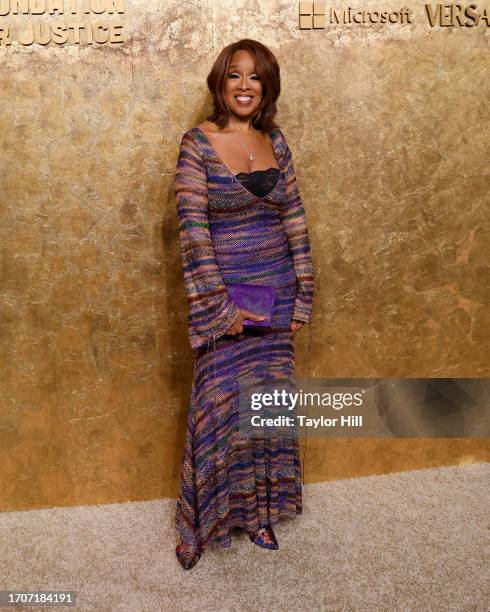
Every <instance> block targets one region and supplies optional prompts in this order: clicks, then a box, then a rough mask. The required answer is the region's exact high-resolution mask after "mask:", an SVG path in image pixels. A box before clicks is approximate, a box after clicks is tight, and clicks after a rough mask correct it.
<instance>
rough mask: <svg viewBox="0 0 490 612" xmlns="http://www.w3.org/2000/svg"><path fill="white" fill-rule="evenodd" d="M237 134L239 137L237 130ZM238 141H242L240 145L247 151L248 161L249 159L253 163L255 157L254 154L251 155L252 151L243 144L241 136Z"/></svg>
mask: <svg viewBox="0 0 490 612" xmlns="http://www.w3.org/2000/svg"><path fill="white" fill-rule="evenodd" d="M236 134H237V136H238V129H237V132H236ZM238 139H239V140H240V143H241V145H242V147H243V148H244V149H245V151H246V152H247V153H248V159H249V160H250V161H253V160H254V156H253V155H252V153H250V151H249V150H248V149H247V147H246V146H245V145H244V144H243V140H242V139H241V138H240V136H238Z"/></svg>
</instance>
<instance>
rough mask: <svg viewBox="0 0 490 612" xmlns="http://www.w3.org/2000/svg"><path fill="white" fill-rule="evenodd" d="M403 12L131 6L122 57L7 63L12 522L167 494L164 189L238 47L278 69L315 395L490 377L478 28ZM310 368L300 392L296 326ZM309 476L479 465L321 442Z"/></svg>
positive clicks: (168, 302)
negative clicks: (303, 230) (333, 20)
mask: <svg viewBox="0 0 490 612" xmlns="http://www.w3.org/2000/svg"><path fill="white" fill-rule="evenodd" d="M330 6H331V5H330ZM334 6H336V7H344V8H347V6H353V7H356V6H357V7H362V8H363V9H366V8H379V9H387V10H391V9H393V10H395V9H396V10H398V9H399V8H400V7H399V6H398V3H396V2H394V1H391V0H383V2H379V3H373V2H362V3H361V2H354V3H349V5H348V4H347V3H346V4H345V5H343V4H341V3H335V4H334ZM405 6H407V7H412V9H413V11H414V20H415V21H414V23H412V24H405V25H401V24H394V25H381V24H378V25H369V24H365V25H362V24H361V25H354V24H344V25H337V26H327V27H325V28H323V29H314V30H300V29H299V26H298V3H297V2H289V1H288V2H286V1H274V0H270V1H263V2H256V1H252V0H232V1H230V0H226V1H224V0H222V1H217V0H204V1H203V0H193V1H187V2H177V1H175V0H172V1H171V0H165V1H158V2H156V1H151V0H144V1H143V0H141V1H136V0H135V1H133V2H131V3H128V2H126V4H125V9H124V13H123V14H119V15H113V16H110V15H109V16H106V18H107V21H110V20H111V19H113V20H117V21H118V22H119V23H122V24H123V28H124V41H123V42H119V43H117V42H113V43H109V44H90V43H88V42H86V41H85V42H84V41H82V42H81V43H79V44H78V43H75V42H68V43H66V44H64V45H61V46H59V45H54V44H52V43H51V44H46V45H40V44H33V45H22V44H18V43H15V42H14V43H12V44H10V45H5V44H4V45H0V92H1V96H2V104H1V107H0V173H1V174H0V178H1V185H0V188H1V198H0V207H1V209H0V210H1V212H0V214H1V222H0V236H1V259H0V262H1V267H0V284H1V293H0V295H1V300H0V338H1V345H0V347H1V348H0V351H1V353H0V359H1V370H0V371H1V374H0V400H1V411H0V445H1V461H0V477H1V482H2V488H1V504H0V509H1V510H12V509H22V508H36V507H45V506H53V505H71V504H82V503H101V502H113V501H124V500H135V499H150V498H157V497H164V496H173V495H175V494H176V492H177V478H178V472H179V468H180V461H181V456H182V449H183V436H184V431H185V419H186V411H187V403H188V397H189V393H190V385H191V375H192V352H191V350H190V347H189V344H188V339H187V329H186V314H187V310H186V300H185V294H184V288H183V282H182V272H181V268H180V253H179V247H178V233H177V219H176V214H175V201H174V196H173V173H174V168H175V163H176V158H177V152H178V145H179V142H180V137H181V135H182V133H183V132H184V131H185V130H187V129H188V128H189V127H192V126H194V125H196V124H197V123H199V122H201V121H203V120H204V118H205V115H206V114H207V112H208V111H209V109H210V99H209V96H208V95H207V90H206V84H205V77H206V75H207V73H208V70H209V69H210V67H211V65H212V62H213V60H214V58H215V57H216V55H217V53H218V52H219V50H220V49H221V48H222V47H223V46H224V45H226V44H228V43H230V42H232V41H234V40H238V39H239V38H243V37H250V38H255V39H257V40H260V41H261V42H263V43H265V44H267V45H268V46H269V47H270V48H271V49H272V50H273V51H274V53H275V54H276V55H277V57H278V59H279V62H280V64H281V73H282V94H281V97H280V100H279V115H278V122H279V123H280V125H281V127H282V129H283V131H284V132H285V134H286V136H287V138H288V141H289V143H290V146H291V149H292V151H293V155H294V158H295V163H296V169H297V176H298V181H299V185H300V189H301V194H302V197H303V201H304V204H305V208H306V210H307V215H308V220H309V227H310V236H311V241H312V249H313V257H314V264H315V270H316V301H315V310H314V320H313V324H312V332H313V333H312V336H313V338H312V340H313V341H312V352H311V375H312V376H317V377H349V376H352V377H399V378H406V377H417V376H423V377H488V376H489V375H490V363H489V351H488V348H489V340H490V332H489V330H490V310H489V297H490V291H489V286H490V285H489V282H488V280H489V275H488V271H489V269H488V265H489V259H490V257H489V256H490V250H489V245H490V240H489V230H488V212H489V209H488V204H489V197H488V165H486V164H488V156H487V153H488V148H487V147H488V95H489V80H488V46H489V35H488V28H487V27H486V26H485V24H483V23H482V24H480V25H479V26H478V27H431V26H430V25H429V24H428V22H427V17H426V16H425V15H424V13H423V9H422V5H420V4H419V3H416V2H408V3H406V4H405ZM479 7H480V9H483V7H488V2H487V3H479ZM103 17H104V16H103V15H102V16H101V17H100V18H101V19H102V18H103ZM415 18H416V19H415ZM29 20H37V21H39V20H41V17H34V16H32V17H27V16H22V15H18V16H10V17H8V16H2V17H0V26H2V24H6V23H10V24H11V25H12V27H13V26H15V25H17V24H21V23H22V22H25V23H27V22H28V21H29ZM57 20H59V17H58V16H55V15H52V16H47V15H46V16H45V17H44V21H46V22H48V21H53V22H54V21H57ZM296 348H297V373H298V375H299V376H304V375H305V373H306V363H307V360H306V349H307V333H306V329H304V330H302V331H301V332H300V333H299V334H298V336H297V339H296ZM307 457H308V459H307V463H306V479H307V481H308V482H312V481H318V480H326V479H329V478H341V477H345V476H356V475H359V474H367V473H380V472H383V471H392V470H401V469H412V468H418V467H427V466H432V465H442V464H450V463H458V462H468V461H476V460H482V459H486V460H488V459H489V454H488V444H487V441H486V440H485V439H459V440H457V439H448V440H444V439H410V440H407V439H405V440H402V439H382V440H381V439H378V440H376V439H364V440H363V439H357V440H356V439H353V440H352V439H351V440H331V439H328V440H322V439H319V438H316V439H310V440H309V441H308V451H307Z"/></svg>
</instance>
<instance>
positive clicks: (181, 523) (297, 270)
mask: <svg viewBox="0 0 490 612" xmlns="http://www.w3.org/2000/svg"><path fill="white" fill-rule="evenodd" d="M270 139H271V143H272V146H273V150H274V154H275V156H276V160H277V165H278V167H279V174H278V179H277V182H276V184H275V186H274V187H272V189H271V190H270V191H269V192H268V193H267V194H266V195H265V196H264V197H258V196H256V195H254V194H253V193H252V192H251V191H249V190H248V189H247V188H246V187H245V185H244V184H243V183H242V182H241V181H240V180H239V179H238V178H237V176H235V175H234V174H233V173H232V172H231V170H229V169H228V167H227V166H226V165H225V164H224V163H223V161H222V160H221V158H220V156H219V155H218V153H217V152H216V150H215V149H214V147H213V146H212V144H211V143H210V141H209V140H208V138H207V137H206V135H205V134H204V132H203V131H202V130H201V129H200V128H199V127H194V128H191V129H189V130H188V131H187V132H185V133H184V135H183V137H182V140H181V144H180V151H179V157H178V161H177V168H176V174H175V194H176V198H177V213H178V218H179V231H180V249H181V254H182V266H183V273H184V283H185V288H186V293H187V300H188V305H189V317H188V327H189V336H190V343H191V346H192V348H193V349H194V354H195V359H194V375H193V386H192V393H191V400H190V406H189V413H188V419H187V431H186V438H185V448H184V456H183V461H182V464H181V472H180V485H179V496H178V500H177V509H176V517H175V525H176V528H177V531H178V538H179V542H178V545H177V548H176V553H177V557H178V558H179V560H180V561H181V562H182V561H185V560H190V559H191V558H192V557H193V556H194V555H195V553H196V552H202V551H203V550H204V548H205V547H206V546H207V545H208V544H210V543H212V542H213V543H216V544H218V545H219V546H222V547H228V546H230V545H231V535H230V530H231V528H232V527H240V528H242V529H244V530H245V531H247V532H249V533H254V532H255V531H256V530H257V529H258V528H259V527H261V526H264V525H267V524H271V525H275V524H276V523H278V522H279V521H280V520H282V519H290V518H294V517H295V516H296V515H297V514H300V513H301V512H302V489H301V469H300V457H299V443H298V440H297V439H296V438H289V439H285V438H266V439H259V438H248V439H246V438H245V439H244V438H242V437H240V436H238V435H237V422H238V414H237V412H238V391H239V382H240V381H241V380H243V377H248V379H250V377H251V376H252V377H255V379H256V380H263V379H268V380H270V379H271V378H273V379H279V380H281V379H285V380H287V381H294V378H295V368H294V344H293V338H292V333H291V331H290V325H291V320H292V319H297V320H299V321H304V322H309V321H310V317H311V308H312V299H313V267H312V260H311V254H310V245H309V239H308V231H307V226H306V216H305V211H304V208H303V205H302V201H301V197H300V194H299V189H298V185H297V181H296V175H295V170H294V166H293V160H292V155H291V151H290V149H289V147H288V144H287V141H286V139H285V137H284V135H283V133H282V131H281V130H280V129H279V128H276V129H274V130H273V131H272V133H271V134H270ZM224 283H227V284H228V283H252V284H259V285H273V286H274V291H275V304H274V311H273V317H272V326H271V328H270V329H268V330H267V331H265V332H264V331H263V332H262V333H260V334H257V333H253V332H251V331H250V330H249V329H248V330H247V329H244V332H243V333H241V334H237V335H235V336H231V335H228V334H226V331H227V330H228V329H229V327H230V326H231V325H232V323H233V321H234V320H235V318H236V316H237V314H238V307H237V306H236V304H234V303H233V302H232V301H231V299H230V297H229V295H228V292H227V290H226V287H225V284H224Z"/></svg>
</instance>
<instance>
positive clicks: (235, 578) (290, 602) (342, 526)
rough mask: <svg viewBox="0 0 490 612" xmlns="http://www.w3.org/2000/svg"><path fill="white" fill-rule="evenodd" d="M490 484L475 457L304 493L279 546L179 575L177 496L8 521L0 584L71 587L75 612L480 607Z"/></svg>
mask: <svg viewBox="0 0 490 612" xmlns="http://www.w3.org/2000/svg"><path fill="white" fill-rule="evenodd" d="M489 476H490V464H488V463H480V464H474V465H467V466H461V467H460V466H454V467H444V468H438V469H427V470H417V471H412V472H402V473H397V474H390V475H384V476H370V477H364V478H357V479H349V480H342V481H335V482H329V483H322V484H313V485H306V486H305V487H304V509H303V515H301V516H299V517H298V518H297V519H295V520H292V521H288V522H283V523H281V524H280V525H279V526H277V528H276V529H275V531H276V535H277V539H278V541H279V546H280V549H279V550H278V551H269V550H264V549H261V548H259V547H257V546H255V545H253V544H252V543H251V542H250V541H249V539H248V537H247V536H246V534H244V533H240V534H239V535H237V536H236V537H235V538H234V540H233V545H232V547H231V548H229V549H227V550H217V549H215V548H208V550H206V551H205V552H204V554H203V556H202V558H201V560H200V561H199V562H198V564H197V565H196V566H195V567H194V568H193V569H192V570H190V571H187V572H186V571H184V570H183V569H182V568H181V567H180V565H178V563H177V560H176V558H175V553H174V547H175V532H174V528H173V516H174V509H175V500H167V499H166V500H157V501H151V502H140V503H126V504H112V505H104V506H83V507H74V508H53V509H49V510H36V511H26V512H11V513H3V514H0V553H1V561H0V562H1V578H0V589H15V588H17V589H39V590H41V589H42V590H46V589H73V590H76V591H77V592H78V600H77V606H76V608H71V609H78V610H83V611H86V610H104V611H108V610H128V611H131V612H139V611H146V610H148V611H151V612H155V611H158V610H205V611H207V610H230V611H231V610H233V611H237V610H239V611H241V610H244V611H245V610H247V611H251V610H284V609H286V610H288V609H291V608H295V609H298V610H299V609H302V608H304V607H306V608H309V609H310V610H332V611H336V612H337V611H344V610H352V611H356V612H357V611H362V612H365V611H370V610H372V611H376V612H379V611H384V610H386V611H389V612H393V611H398V610H399V611H421V612H422V611H423V612H427V611H431V612H435V611H439V610H440V611H441V612H442V611H444V612H449V611H458V612H460V611H480V610H481V611H482V612H483V611H485V612H486V611H488V610H489V609H490V599H489V595H488V590H487V583H488V578H489V573H488V543H489V538H488V535H489V512H488V510H489V504H488V502H489V490H490V487H489V484H490V478H489ZM25 609H29V610H33V609H40V608H38V607H37V608H32V607H29V608H25ZM43 609H44V610H46V609H56V608H54V607H50V608H43ZM58 609H66V610H69V609H70V608H58Z"/></svg>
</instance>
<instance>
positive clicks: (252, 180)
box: [235, 168, 279, 198]
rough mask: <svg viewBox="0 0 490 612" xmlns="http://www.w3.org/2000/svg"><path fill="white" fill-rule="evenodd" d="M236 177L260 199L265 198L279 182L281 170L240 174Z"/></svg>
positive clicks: (270, 169)
mask: <svg viewBox="0 0 490 612" xmlns="http://www.w3.org/2000/svg"><path fill="white" fill-rule="evenodd" d="M235 176H236V178H237V179H238V180H239V181H240V182H241V183H242V184H243V185H244V187H245V188H246V189H248V191H250V192H251V193H253V194H254V195H255V196H258V197H259V198H263V197H265V196H266V195H267V194H268V193H270V192H271V191H272V190H273V189H274V187H275V186H276V184H277V181H278V180H279V168H268V169H267V170H254V171H253V172H239V173H238V174H235Z"/></svg>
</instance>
